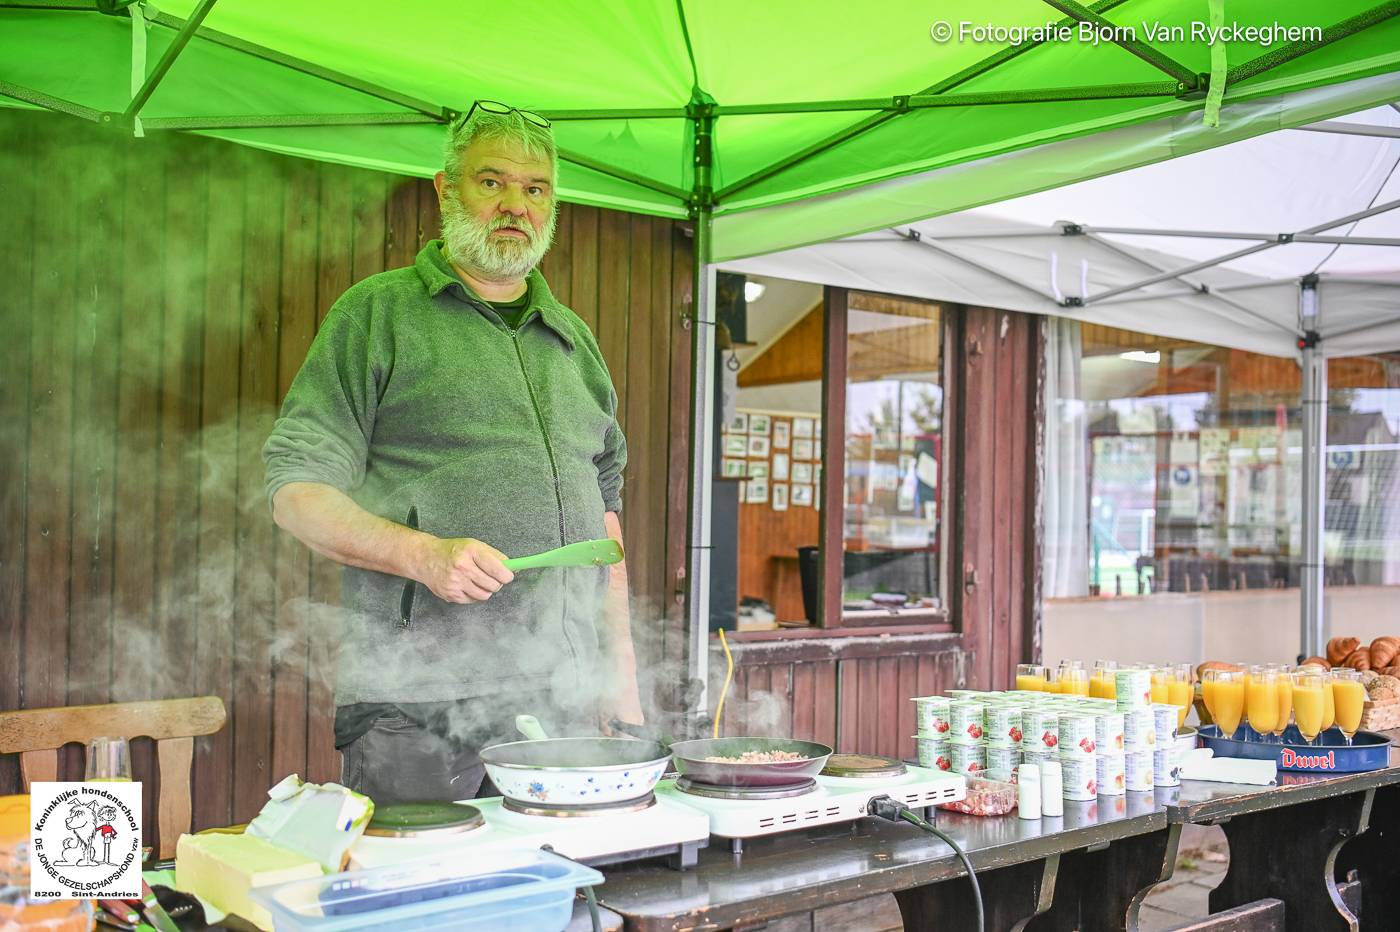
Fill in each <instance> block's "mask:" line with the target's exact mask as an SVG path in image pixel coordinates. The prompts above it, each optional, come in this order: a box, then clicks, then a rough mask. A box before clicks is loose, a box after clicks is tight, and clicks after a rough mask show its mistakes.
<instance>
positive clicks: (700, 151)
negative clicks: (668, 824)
mask: <svg viewBox="0 0 1400 932" xmlns="http://www.w3.org/2000/svg"><path fill="white" fill-rule="evenodd" d="M691 109H692V112H693V116H692V123H691V125H692V126H693V128H694V143H693V148H694V158H695V175H694V178H695V180H694V188H693V190H694V195H693V198H692V201H691V214H692V217H693V218H694V221H695V254H694V257H693V266H692V273H693V277H692V279H691V295H692V296H693V302H692V305H691V314H690V316H689V318H688V322H689V325H690V347H691V357H690V359H691V369H690V376H691V389H690V391H691V395H690V402H691V404H690V514H689V527H688V529H687V541H688V546H687V548H686V549H687V553H686V562H687V566H686V577H687V581H688V585H687V587H686V588H687V591H688V592H689V599H688V600H687V613H686V676H687V679H688V686H689V691H690V692H691V694H692V696H691V698H692V700H693V712H694V714H695V717H696V719H697V720H702V719H703V718H704V717H705V712H706V711H707V709H708V708H709V695H708V683H709V660H710V653H709V652H710V546H711V538H710V525H711V517H712V511H713V507H712V503H711V493H712V491H713V485H714V482H713V476H714V417H715V384H714V383H715V380H714V367H715V330H716V325H715V267H714V265H712V264H711V262H710V256H711V246H710V244H711V235H712V233H713V224H714V189H713V187H712V185H713V176H712V167H713V164H714V163H713V152H714V150H713V142H714V124H715V117H714V115H713V112H712V110H711V109H710V106H709V105H705V104H703V103H699V102H694V103H692V107H691Z"/></svg>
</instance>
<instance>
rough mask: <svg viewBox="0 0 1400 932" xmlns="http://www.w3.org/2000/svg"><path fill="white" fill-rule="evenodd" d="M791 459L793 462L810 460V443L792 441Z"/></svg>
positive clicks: (809, 441)
mask: <svg viewBox="0 0 1400 932" xmlns="http://www.w3.org/2000/svg"><path fill="white" fill-rule="evenodd" d="M750 439H752V438H750ZM792 458H793V459H795V460H810V459H811V458H812V441H811V440H794V441H793V442H792Z"/></svg>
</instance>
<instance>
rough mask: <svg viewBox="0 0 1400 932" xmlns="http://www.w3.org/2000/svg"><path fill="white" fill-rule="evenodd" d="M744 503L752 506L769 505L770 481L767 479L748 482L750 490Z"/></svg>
mask: <svg viewBox="0 0 1400 932" xmlns="http://www.w3.org/2000/svg"><path fill="white" fill-rule="evenodd" d="M744 501H746V502H748V503H749V504H750V505H766V504H767V503H768V480H767V479H766V478H765V479H750V480H748V490H747V493H746V494H745V496H744Z"/></svg>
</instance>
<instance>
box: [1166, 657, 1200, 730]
mask: <svg viewBox="0 0 1400 932" xmlns="http://www.w3.org/2000/svg"><path fill="white" fill-rule="evenodd" d="M1171 672H1172V677H1171V680H1170V681H1169V682H1168V683H1167V702H1169V703H1171V704H1172V705H1174V706H1176V707H1177V708H1178V709H1180V710H1181V711H1179V712H1177V713H1176V727H1177V728H1179V729H1180V728H1185V727H1186V716H1187V715H1188V714H1190V712H1191V700H1192V698H1194V695H1195V689H1194V684H1193V680H1195V675H1194V671H1193V670H1192V669H1191V664H1189V663H1178V664H1173V665H1172V668H1171Z"/></svg>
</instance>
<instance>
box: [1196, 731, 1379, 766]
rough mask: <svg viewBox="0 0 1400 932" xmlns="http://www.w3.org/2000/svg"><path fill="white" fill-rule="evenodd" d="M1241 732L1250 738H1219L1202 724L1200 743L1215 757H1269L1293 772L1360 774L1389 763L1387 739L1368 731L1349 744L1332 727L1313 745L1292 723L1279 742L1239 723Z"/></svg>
mask: <svg viewBox="0 0 1400 932" xmlns="http://www.w3.org/2000/svg"><path fill="white" fill-rule="evenodd" d="M1242 732H1248V733H1249V735H1250V739H1251V740H1249V741H1236V740H1235V739H1233V738H1222V737H1221V736H1220V728H1219V727H1218V726H1216V725H1202V726H1201V729H1200V740H1201V746H1202V747H1207V748H1210V749H1211V750H1212V751H1214V752H1215V756H1216V757H1243V758H1248V759H1250V760H1271V761H1273V762H1274V763H1276V764H1278V769H1279V770H1283V771H1290V772H1293V773H1362V772H1363V771H1367V770H1381V769H1382V768H1384V767H1386V766H1388V765H1389V764H1390V739H1389V738H1387V737H1385V736H1384V735H1378V734H1375V733H1374V732H1370V731H1358V732H1357V733H1356V735H1355V737H1354V739H1353V742H1352V744H1351V745H1347V743H1346V739H1345V738H1343V737H1342V733H1341V732H1340V731H1338V730H1337V729H1335V728H1333V729H1329V730H1328V731H1327V732H1325V733H1324V734H1322V735H1319V736H1318V739H1317V744H1316V745H1310V744H1307V743H1306V742H1304V741H1303V736H1302V735H1300V734H1299V733H1298V729H1297V728H1296V727H1294V726H1293V725H1289V726H1288V730H1287V731H1285V732H1284V733H1283V743H1282V744H1276V743H1270V742H1265V741H1260V740H1258V738H1257V732H1255V731H1253V730H1252V729H1250V727H1249V726H1248V725H1241V726H1240V730H1239V731H1237V732H1235V734H1241V733H1242Z"/></svg>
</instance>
